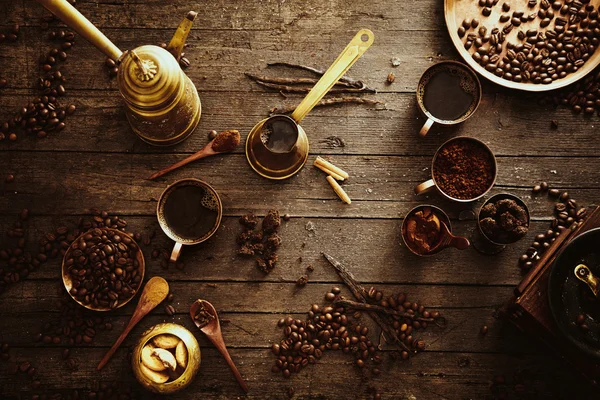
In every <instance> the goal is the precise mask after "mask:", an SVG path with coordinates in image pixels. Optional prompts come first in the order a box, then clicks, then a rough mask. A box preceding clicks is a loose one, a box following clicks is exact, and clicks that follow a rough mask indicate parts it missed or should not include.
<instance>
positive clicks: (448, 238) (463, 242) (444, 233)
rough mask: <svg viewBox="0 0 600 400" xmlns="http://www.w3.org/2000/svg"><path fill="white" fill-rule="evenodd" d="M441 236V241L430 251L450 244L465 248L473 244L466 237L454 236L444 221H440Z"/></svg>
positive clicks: (431, 251)
mask: <svg viewBox="0 0 600 400" xmlns="http://www.w3.org/2000/svg"><path fill="white" fill-rule="evenodd" d="M440 236H441V237H440V241H439V242H438V244H436V245H435V246H434V247H433V248H432V249H431V250H430V251H429V252H430V253H433V252H434V251H436V250H441V249H443V248H444V247H448V246H452V247H455V248H457V249H459V250H464V249H466V248H467V247H469V246H470V245H471V243H470V242H469V239H467V238H466V237H462V236H454V235H453V234H452V232H450V229H448V225H446V223H445V222H444V221H440Z"/></svg>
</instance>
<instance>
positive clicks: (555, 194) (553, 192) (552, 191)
mask: <svg viewBox="0 0 600 400" xmlns="http://www.w3.org/2000/svg"><path fill="white" fill-rule="evenodd" d="M548 195H550V196H552V197H558V196H560V190H558V189H550V190H548Z"/></svg>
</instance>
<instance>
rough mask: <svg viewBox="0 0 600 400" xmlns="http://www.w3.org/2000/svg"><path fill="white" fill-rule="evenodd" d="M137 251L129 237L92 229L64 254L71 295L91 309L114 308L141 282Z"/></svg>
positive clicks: (133, 292)
mask: <svg viewBox="0 0 600 400" xmlns="http://www.w3.org/2000/svg"><path fill="white" fill-rule="evenodd" d="M140 252H141V250H140V248H139V247H138V245H137V244H136V243H135V241H134V240H133V239H132V238H130V237H129V235H127V234H124V233H122V232H119V231H116V230H113V229H109V228H92V229H90V230H89V231H87V232H86V233H85V234H83V235H82V236H81V237H79V239H77V240H76V241H75V242H74V243H73V244H72V245H71V247H70V248H69V250H68V251H67V254H66V255H65V267H66V268H67V269H68V272H69V275H70V276H71V280H72V285H73V287H72V288H71V290H70V293H71V295H72V296H73V297H74V298H75V299H77V300H78V301H79V302H81V303H83V304H85V305H90V306H92V307H102V308H106V307H110V308H112V309H115V308H117V307H118V306H119V305H120V304H122V303H124V302H126V301H128V300H129V299H131V298H132V297H133V296H134V295H135V294H136V293H137V290H138V288H139V287H140V284H141V282H142V271H141V265H140V263H139V261H138V259H137V258H138V256H139V253H140Z"/></svg>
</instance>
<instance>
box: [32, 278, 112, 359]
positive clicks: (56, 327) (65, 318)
mask: <svg viewBox="0 0 600 400" xmlns="http://www.w3.org/2000/svg"><path fill="white" fill-rule="evenodd" d="M56 293H57V295H58V296H59V300H57V301H56V308H57V309H58V310H59V311H60V314H59V316H58V318H56V319H55V320H53V321H49V322H46V323H44V324H43V325H42V328H41V330H40V333H38V334H37V335H35V337H34V341H35V342H42V343H44V344H55V345H69V346H73V345H79V344H82V343H85V344H91V343H93V341H94V338H95V337H96V335H97V334H98V332H100V331H110V330H112V328H113V325H112V323H111V322H109V321H108V320H106V319H105V318H104V317H101V316H99V315H98V313H94V312H93V311H90V310H87V309H85V308H83V307H81V306H79V305H78V304H76V303H75V302H74V301H73V300H72V299H71V298H70V297H69V295H68V294H67V293H66V292H65V288H64V287H63V286H62V284H60V285H58V286H57V288H56ZM70 368H71V369H73V368H74V366H72V367H70Z"/></svg>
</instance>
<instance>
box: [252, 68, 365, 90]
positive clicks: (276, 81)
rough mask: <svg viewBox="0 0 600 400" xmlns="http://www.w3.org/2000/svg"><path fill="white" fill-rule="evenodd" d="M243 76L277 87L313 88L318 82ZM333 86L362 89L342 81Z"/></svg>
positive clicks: (309, 79)
mask: <svg viewBox="0 0 600 400" xmlns="http://www.w3.org/2000/svg"><path fill="white" fill-rule="evenodd" d="M244 75H246V76H247V77H248V78H250V79H252V80H253V81H255V82H258V81H261V82H265V83H274V84H278V85H311V86H314V85H315V84H316V83H317V82H318V81H319V80H318V79H315V78H279V77H270V76H259V75H254V74H251V73H249V72H244ZM334 86H342V87H347V88H354V89H362V88H361V87H356V86H355V85H353V84H351V83H348V82H343V81H337V82H336V83H335V85H334Z"/></svg>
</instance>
